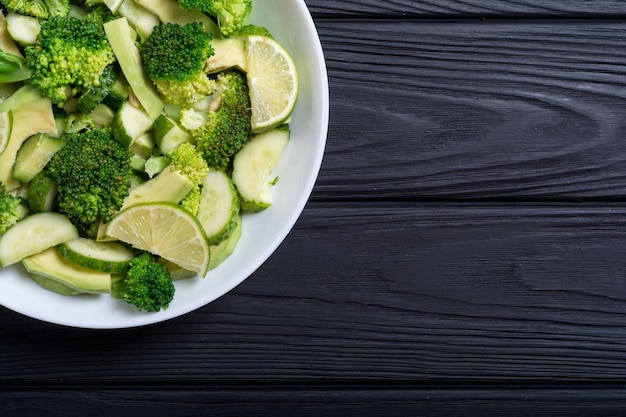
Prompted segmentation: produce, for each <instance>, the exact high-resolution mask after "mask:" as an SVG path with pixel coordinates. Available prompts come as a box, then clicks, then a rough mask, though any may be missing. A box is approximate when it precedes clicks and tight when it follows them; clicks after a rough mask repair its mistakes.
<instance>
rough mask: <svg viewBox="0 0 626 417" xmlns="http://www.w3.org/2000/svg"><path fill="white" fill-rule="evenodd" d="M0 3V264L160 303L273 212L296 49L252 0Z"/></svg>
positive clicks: (72, 291) (72, 288) (64, 290)
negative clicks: (250, 221)
mask: <svg viewBox="0 0 626 417" xmlns="http://www.w3.org/2000/svg"><path fill="white" fill-rule="evenodd" d="M0 6H1V8H2V14H1V15H0V268H5V267H10V266H12V265H16V264H20V263H21V264H22V265H23V267H24V268H25V270H26V271H27V272H28V275H29V276H30V277H31V278H32V279H33V280H34V282H36V283H37V284H39V285H40V286H41V287H42V288H43V289H45V290H50V291H53V292H55V293H57V294H60V295H63V296H80V295H81V294H103V293H104V294H110V295H111V296H113V297H115V298H118V299H120V300H121V301H125V302H127V303H130V304H133V305H134V306H136V308H137V309H138V310H140V311H147V312H158V311H160V310H162V309H167V307H168V306H169V304H170V303H171V302H172V300H173V299H174V295H175V291H176V286H175V285H174V281H175V280H177V279H188V278H192V277H197V276H200V277H204V276H206V274H208V273H210V271H211V270H213V269H215V268H216V267H217V266H218V265H220V263H222V262H223V261H224V260H225V259H226V258H227V257H228V256H229V255H230V254H231V253H232V252H233V251H234V250H235V248H236V246H237V243H238V241H239V238H240V236H241V233H242V227H243V222H242V216H244V215H245V213H250V215H254V214H253V213H257V212H260V211H263V210H266V209H270V208H271V205H272V197H271V196H272V193H271V192H270V191H271V187H272V186H273V185H274V184H275V183H276V178H272V176H271V172H272V169H273V168H274V167H275V166H276V165H277V164H278V162H279V159H280V156H281V154H282V152H283V150H284V149H285V147H286V146H287V144H288V142H289V139H290V129H289V120H290V116H291V114H292V112H293V109H294V107H295V104H296V100H297V96H298V78H297V72H296V68H295V64H294V62H293V59H292V58H291V56H290V54H289V53H288V52H287V51H286V50H285V49H284V47H283V46H282V45H281V44H280V43H279V42H278V41H277V40H276V39H275V38H274V37H273V36H272V34H271V28H264V27H259V26H255V25H254V24H253V23H254V22H251V21H250V15H251V12H252V8H253V4H252V0H223V1H214V0H32V1H26V0H0ZM0 278H1V277H0ZM0 285H1V284H0Z"/></svg>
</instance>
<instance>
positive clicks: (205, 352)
mask: <svg viewBox="0 0 626 417" xmlns="http://www.w3.org/2000/svg"><path fill="white" fill-rule="evenodd" d="M625 219H626V206H624V205H603V206H597V205H590V206H588V205H581V206H577V207H575V208H573V207H570V206H568V205H556V206H549V205H548V206H545V207H544V206H534V205H529V206H516V205H481V204H469V205H463V204H461V205H450V204H445V205H437V204H427V205H416V204H404V205H398V204H384V203H381V204H378V205H369V206H366V205H364V204H360V203H355V204H347V203H339V204H330V203H329V204H321V203H318V204H314V205H312V206H311V207H309V208H308V209H307V210H306V212H305V214H304V216H303V218H302V219H301V221H300V222H299V224H298V226H297V228H296V229H295V230H294V233H293V234H292V235H290V237H289V238H288V240H287V241H286V242H285V243H284V245H282V246H281V247H280V248H279V249H278V251H277V252H276V254H275V255H274V256H273V257H272V258H271V259H270V260H269V261H268V262H267V263H266V264H265V265H264V266H263V267H262V268H261V269H260V270H259V271H258V272H257V273H255V274H254V275H253V276H252V277H251V278H250V279H248V280H247V281H245V282H244V283H243V284H242V285H241V286H239V287H238V288H237V289H236V290H234V291H233V292H232V293H230V294H228V295H226V296H224V297H223V298H221V299H219V300H217V301H216V302H214V303H212V304H210V305H208V306H206V307H204V308H202V309H200V310H198V311H196V312H194V313H191V314H188V315H186V316H184V317H181V318H178V319H175V320H172V321H170V322H167V323H164V324H160V325H154V326H148V327H145V328H140V329H129V330H122V331H86V330H78V329H69V328H63V327H58V326H53V325H48V324H45V323H40V322H36V321H34V320H31V319H26V318H22V317H20V316H18V315H17V314H14V313H11V312H8V311H2V317H3V326H2V327H1V328H0V338H1V340H2V345H1V346H0V379H1V380H2V381H3V384H4V386H5V387H7V388H8V387H11V386H29V385H32V384H34V385H35V386H36V385H39V384H42V385H48V384H50V383H51V382H53V381H57V382H61V381H62V382H63V383H64V384H70V385H83V384H84V385H87V386H89V384H116V383H126V384H133V385H137V386H143V385H146V384H148V385H153V384H175V383H182V384H193V383H198V384H210V383H226V382H228V381H233V379H234V378H235V379H236V381H238V382H240V383H245V382H246V381H247V382H249V383H251V384H253V383H260V384H261V385H262V384H263V382H261V381H273V382H274V383H280V382H283V383H298V382H300V383H305V382H308V383H310V382H318V383H322V384H323V383H329V384H332V383H338V382H340V383H351V382H354V381H360V383H368V382H369V383H382V382H388V383H390V384H402V383H415V382H422V383H427V382H430V383H434V382H438V381H439V382H442V383H443V382H452V381H456V382H460V381H466V382H471V383H481V382H482V383H489V382H492V381H500V382H506V381H509V382H518V383H519V382H533V381H534V382H537V381H544V382H555V381H562V382H580V381H594V382H605V383H608V382H612V381H623V380H626V363H624V360H623V358H624V356H625V355H626V326H625V324H624V311H626V286H625V285H624V276H625V272H626V257H625V256H624V248H623V244H622V242H624V240H626V222H625V221H624V220H625Z"/></svg>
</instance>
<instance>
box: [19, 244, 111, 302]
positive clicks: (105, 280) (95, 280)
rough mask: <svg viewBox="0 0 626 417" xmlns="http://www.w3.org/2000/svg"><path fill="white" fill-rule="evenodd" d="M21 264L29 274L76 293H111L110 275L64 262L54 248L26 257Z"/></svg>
mask: <svg viewBox="0 0 626 417" xmlns="http://www.w3.org/2000/svg"><path fill="white" fill-rule="evenodd" d="M22 264H23V265H24V268H26V271H28V273H29V274H34V275H36V276H43V277H45V278H48V279H51V280H54V281H56V282H59V283H61V284H63V285H65V286H67V287H70V288H73V289H74V290H76V291H77V292H82V293H90V294H100V293H109V292H111V274H109V273H106V272H100V271H92V270H90V269H86V268H82V267H80V266H78V265H76V264H73V263H71V262H68V261H66V260H65V259H64V258H63V257H62V256H61V255H59V252H57V250H56V248H48V249H46V250H44V251H43V252H40V253H37V254H34V255H31V256H27V257H25V258H24V259H23V260H22Z"/></svg>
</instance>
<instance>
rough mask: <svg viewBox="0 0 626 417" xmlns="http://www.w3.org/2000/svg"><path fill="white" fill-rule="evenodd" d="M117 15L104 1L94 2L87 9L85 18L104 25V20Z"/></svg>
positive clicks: (112, 18) (115, 17) (108, 20)
mask: <svg viewBox="0 0 626 417" xmlns="http://www.w3.org/2000/svg"><path fill="white" fill-rule="evenodd" d="M118 17H119V16H118V15H117V14H116V13H113V12H112V11H111V10H110V9H109V8H108V7H107V6H105V5H104V3H100V4H96V5H95V6H94V7H92V8H91V9H90V10H89V13H87V16H85V19H87V20H89V21H91V22H94V23H96V24H98V25H99V26H102V25H104V24H105V23H106V22H110V21H111V20H115V19H117V18H118Z"/></svg>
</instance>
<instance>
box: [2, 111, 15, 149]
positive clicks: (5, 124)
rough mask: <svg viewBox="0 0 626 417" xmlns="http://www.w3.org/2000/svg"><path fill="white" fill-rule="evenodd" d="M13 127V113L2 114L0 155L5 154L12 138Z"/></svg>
mask: <svg viewBox="0 0 626 417" xmlns="http://www.w3.org/2000/svg"><path fill="white" fill-rule="evenodd" d="M12 125H13V112H11V111H7V112H1V113H0V153H2V152H4V150H5V149H6V147H7V145H8V143H9V137H11V127H12Z"/></svg>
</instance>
